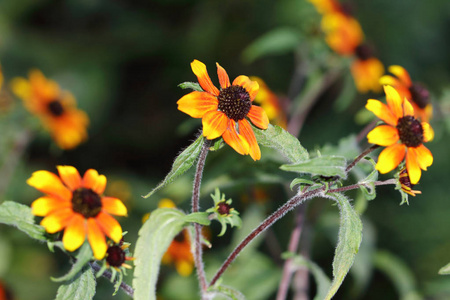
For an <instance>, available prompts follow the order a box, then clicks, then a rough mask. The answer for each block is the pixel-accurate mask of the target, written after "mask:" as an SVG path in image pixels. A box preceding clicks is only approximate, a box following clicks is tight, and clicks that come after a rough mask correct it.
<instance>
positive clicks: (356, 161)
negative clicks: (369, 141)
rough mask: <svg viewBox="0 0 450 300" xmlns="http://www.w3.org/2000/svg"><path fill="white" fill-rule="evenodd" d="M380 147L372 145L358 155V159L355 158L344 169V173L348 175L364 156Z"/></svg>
mask: <svg viewBox="0 0 450 300" xmlns="http://www.w3.org/2000/svg"><path fill="white" fill-rule="evenodd" d="M379 147H380V146H378V145H372V146H371V147H369V148H367V149H366V150H364V151H363V152H362V153H361V154H360V155H358V157H356V158H355V159H354V160H353V161H352V163H351V164H349V165H348V166H347V168H346V169H345V172H346V173H348V172H349V171H350V170H351V169H353V167H354V166H356V164H357V163H358V162H359V161H360V160H361V159H363V158H364V156H366V155H367V154H369V153H371V152H372V151H374V150H376V149H378V148H379Z"/></svg>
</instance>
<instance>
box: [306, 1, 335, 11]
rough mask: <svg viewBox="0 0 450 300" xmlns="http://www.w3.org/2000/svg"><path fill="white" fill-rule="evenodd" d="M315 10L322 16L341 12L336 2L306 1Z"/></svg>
mask: <svg viewBox="0 0 450 300" xmlns="http://www.w3.org/2000/svg"><path fill="white" fill-rule="evenodd" d="M308 1H309V2H311V4H312V5H314V7H315V8H316V10H317V11H318V12H319V13H320V14H322V15H324V14H329V13H333V12H339V11H340V10H341V6H340V4H339V3H338V2H337V1H336V0H308Z"/></svg>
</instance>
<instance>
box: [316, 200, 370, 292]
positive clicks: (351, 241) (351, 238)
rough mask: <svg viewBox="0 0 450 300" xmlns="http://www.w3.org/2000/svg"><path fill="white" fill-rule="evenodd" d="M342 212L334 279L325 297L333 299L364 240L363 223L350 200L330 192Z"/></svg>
mask: <svg viewBox="0 0 450 300" xmlns="http://www.w3.org/2000/svg"><path fill="white" fill-rule="evenodd" d="M329 196H330V197H331V198H332V199H334V200H336V202H337V204H338V206H339V210H340V212H341V222H340V227H339V235H338V243H337V247H336V252H335V255H334V260H333V281H332V283H331V286H330V289H329V290H328V293H327V295H326V297H325V298H324V299H326V300H329V299H331V298H332V297H333V296H334V295H335V294H336V292H337V290H338V289H339V287H340V286H341V284H342V282H343V281H344V278H345V276H346V275H347V274H348V272H349V270H350V268H351V266H352V264H353V261H354V260H355V255H356V254H357V253H358V251H359V246H360V244H361V240H362V223H361V219H360V218H359V216H358V214H357V213H356V212H355V211H354V209H353V207H352V206H351V204H350V202H349V200H348V199H347V198H346V197H345V196H344V195H342V194H338V193H335V194H330V195H329Z"/></svg>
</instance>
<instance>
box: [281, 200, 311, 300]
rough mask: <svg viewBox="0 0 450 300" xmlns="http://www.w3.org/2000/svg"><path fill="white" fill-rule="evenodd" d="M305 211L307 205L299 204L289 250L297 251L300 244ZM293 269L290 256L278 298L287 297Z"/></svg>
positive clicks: (284, 268) (285, 265) (286, 262)
mask: <svg viewBox="0 0 450 300" xmlns="http://www.w3.org/2000/svg"><path fill="white" fill-rule="evenodd" d="M305 211H306V205H301V206H299V207H298V208H297V210H296V211H295V213H296V214H295V228H294V230H293V231H292V233H291V237H290V239H289V246H288V251H289V252H291V253H295V252H297V249H298V244H299V242H300V237H301V234H302V231H303V225H304V220H305ZM292 271H293V270H292V259H291V258H289V259H287V260H286V261H285V262H284V266H283V275H282V277H281V281H280V285H279V287H278V293H277V300H283V299H286V296H287V292H288V290H289V284H290V282H291V277H292Z"/></svg>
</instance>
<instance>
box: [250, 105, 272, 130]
mask: <svg viewBox="0 0 450 300" xmlns="http://www.w3.org/2000/svg"><path fill="white" fill-rule="evenodd" d="M247 117H248V118H249V119H250V121H252V123H253V125H255V126H256V127H259V128H261V129H267V127H269V118H268V117H267V114H266V112H265V111H264V109H262V108H261V107H259V106H256V105H252V107H251V108H250V111H249V112H248V114H247Z"/></svg>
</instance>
